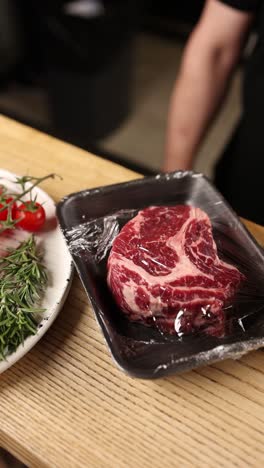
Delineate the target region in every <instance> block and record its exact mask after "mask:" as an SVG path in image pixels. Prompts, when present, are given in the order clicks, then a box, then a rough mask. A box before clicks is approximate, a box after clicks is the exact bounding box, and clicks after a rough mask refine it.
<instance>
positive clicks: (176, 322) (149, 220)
mask: <svg viewBox="0 0 264 468" xmlns="http://www.w3.org/2000/svg"><path fill="white" fill-rule="evenodd" d="M107 269H108V274H107V282H108V285H109V287H110V290H111V291H112V294H113V296H114V298H115V300H116V302H117V304H118V305H119V307H120V309H121V310H122V311H123V312H124V313H125V314H126V315H127V316H128V318H129V319H130V320H132V321H138V322H141V323H144V324H146V325H154V326H157V327H158V328H159V329H160V330H161V331H162V332H169V333H177V334H178V335H179V336H182V335H183V334H189V333H193V332H199V331H200V332H206V333H208V334H211V335H216V336H223V335H224V332H225V312H224V310H225V308H228V307H229V305H230V304H232V299H233V298H234V295H235V293H236V291H237V289H238V287H239V285H240V283H241V281H242V279H243V278H244V276H243V275H242V274H241V273H240V272H239V271H238V269H237V268H236V267H234V266H232V265H230V264H228V263H226V262H224V261H222V260H220V259H219V257H218V254H217V248H216V244H215V241H214V239H213V234H212V225H211V222H210V219H209V217H208V215H207V214H206V213H205V212H204V211H203V210H201V209H200V208H196V207H190V206H187V205H176V206H152V207H148V208H146V209H144V210H141V211H139V213H138V214H137V216H135V217H134V218H132V219H131V220H130V221H129V222H128V223H127V224H126V225H125V226H124V227H123V228H122V230H121V232H120V233H119V234H118V235H117V237H116V238H115V240H114V242H113V246H112V249H111V252H110V255H109V258H108V265H107Z"/></svg>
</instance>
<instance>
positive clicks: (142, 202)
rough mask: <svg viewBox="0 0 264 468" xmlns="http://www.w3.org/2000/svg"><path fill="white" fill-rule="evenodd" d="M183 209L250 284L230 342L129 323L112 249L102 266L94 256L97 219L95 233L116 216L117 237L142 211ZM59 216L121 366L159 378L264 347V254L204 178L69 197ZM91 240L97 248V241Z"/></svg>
mask: <svg viewBox="0 0 264 468" xmlns="http://www.w3.org/2000/svg"><path fill="white" fill-rule="evenodd" d="M178 203H183V204H190V205H194V206H197V207H200V208H201V209H203V210H204V211H205V212H207V214H208V215H209V217H210V219H211V221H212V224H213V231H214V238H215V241H216V244H217V247H218V252H219V255H220V256H221V257H222V258H223V259H225V260H226V261H229V262H230V263H232V264H234V265H236V266H237V267H238V268H239V269H240V271H241V272H242V273H244V274H245V276H246V277H247V281H246V283H245V285H244V286H243V290H242V291H241V292H240V294H239V296H238V299H237V303H236V304H235V307H234V311H233V314H234V317H233V318H234V321H233V326H232V332H231V333H230V335H228V336H226V337H224V338H216V337H212V336H206V335H200V336H199V335H197V336H186V337H183V338H178V337H176V336H175V337H174V336H169V335H164V334H161V333H159V332H158V331H157V330H155V329H153V328H151V327H146V326H144V325H140V324H134V323H131V322H129V321H128V320H127V318H126V317H125V316H124V315H123V314H122V313H121V312H120V310H119V309H118V306H117V305H116V304H115V302H114V301H113V299H112V296H111V294H110V292H109V290H108V287H107V284H106V261H107V256H108V253H109V249H108V251H107V250H106V251H104V253H103V255H101V257H100V258H99V259H98V257H96V252H97V251H98V246H99V247H100V236H99V237H98V238H97V239H96V242H97V244H96V242H95V244H96V246H93V247H92V248H90V247H91V243H90V234H91V231H90V227H89V229H88V230H86V226H87V225H88V226H91V221H92V220H94V222H93V223H92V225H93V226H94V227H96V226H102V220H105V219H109V215H113V219H115V230H114V234H115V235H116V234H117V232H118V231H119V229H120V228H121V227H122V225H123V224H124V222H125V221H128V220H129V219H130V218H131V217H132V216H134V215H135V214H136V212H137V210H139V209H142V208H144V207H147V206H151V205H175V204H178ZM123 210H125V211H123ZM124 213H125V216H124ZM57 215H58V218H59V222H60V226H61V229H62V232H63V233H64V236H65V238H66V241H67V244H68V246H69V249H70V251H71V253H72V256H73V260H74V262H75V265H76V268H77V271H78V273H79V275H80V278H81V280H82V283H83V285H84V288H85V290H86V292H87V294H88V297H89V298H90V301H91V304H92V306H93V309H94V311H95V315H96V318H97V320H98V322H99V324H100V326H101V328H102V331H103V333H104V336H105V338H106V341H107V344H108V346H109V348H110V351H111V353H112V355H113V357H114V359H115V361H116V363H117V364H118V365H119V366H120V367H121V368H122V369H123V370H124V371H126V372H127V373H129V374H130V375H133V376H137V377H141V378H156V377H160V376H164V375H168V374H173V373H178V372H183V371H186V370H188V369H193V368H196V367H198V366H201V365H204V364H208V363H210V362H215V361H218V360H222V359H226V358H229V357H238V356H240V355H242V354H243V353H246V352H248V351H249V350H251V349H257V348H259V347H261V346H262V345H263V343H264V313H263V312H264V255H263V251H262V249H261V247H260V246H259V245H258V244H257V243H256V241H255V240H254V239H253V237H252V236H251V235H250V233H249V232H248V231H247V229H246V228H245V227H244V225H243V224H242V223H241V222H240V220H239V218H238V217H237V216H236V214H235V213H234V212H233V210H232V209H231V208H230V207H229V205H228V204H227V203H226V201H225V200H224V199H223V197H222V196H221V195H220V194H219V193H218V192H217V191H216V189H215V188H214V187H213V186H212V184H211V183H210V182H209V181H208V180H207V179H206V178H205V177H204V176H203V175H202V174H197V173H193V172H175V173H170V174H163V175H157V176H154V177H147V178H144V179H139V180H135V181H132V182H127V183H123V184H117V185H111V186H105V187H100V188H96V189H92V190H86V191H82V192H79V193H75V194H72V195H69V196H68V197H65V198H64V199H63V200H62V201H61V202H60V203H59V205H58V208H57ZM111 219H112V218H111ZM124 220H125V221H124ZM87 223H88V224H87ZM95 232H96V230H95ZM92 237H93V242H94V241H95V236H92ZM86 246H89V248H88V249H87V248H86ZM108 247H109V246H108Z"/></svg>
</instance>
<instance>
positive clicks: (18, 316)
mask: <svg viewBox="0 0 264 468" xmlns="http://www.w3.org/2000/svg"><path fill="white" fill-rule="evenodd" d="M41 261H42V256H41V254H40V253H39V250H38V248H37V245H36V242H35V238H34V236H30V237H29V239H27V240H26V241H25V242H23V243H21V244H20V245H19V247H18V248H17V249H9V250H8V254H7V256H5V257H3V258H1V259H0V360H1V359H4V358H5V357H6V356H7V355H8V354H10V353H12V352H14V351H15V350H16V349H17V347H18V346H19V345H20V344H21V343H24V340H25V339H26V338H27V337H28V336H29V335H34V334H36V332H37V321H36V317H35V316H36V314H38V313H41V312H44V309H41V308H39V307H37V304H38V302H39V300H40V298H41V295H42V292H43V290H44V288H45V285H46V284H47V273H46V269H45V267H44V265H43V264H42V263H41Z"/></svg>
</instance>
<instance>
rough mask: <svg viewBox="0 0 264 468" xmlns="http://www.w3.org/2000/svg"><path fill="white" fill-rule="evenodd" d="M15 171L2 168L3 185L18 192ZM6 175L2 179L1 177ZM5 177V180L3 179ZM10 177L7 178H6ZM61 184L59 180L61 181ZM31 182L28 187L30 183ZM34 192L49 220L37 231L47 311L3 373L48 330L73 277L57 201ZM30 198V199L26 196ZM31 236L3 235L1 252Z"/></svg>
mask: <svg viewBox="0 0 264 468" xmlns="http://www.w3.org/2000/svg"><path fill="white" fill-rule="evenodd" d="M15 177H17V176H16V174H12V173H11V172H8V171H5V170H3V169H0V184H3V185H5V186H6V187H8V189H10V190H12V191H17V185H15V184H14V183H12V180H14V179H15ZM2 178H3V180H1V179H2ZM4 179H5V180H4ZM6 179H7V180H6ZM54 183H56V180H54ZM58 183H60V182H58ZM29 185H30V184H28V185H27V186H29ZM32 193H33V195H37V201H38V202H39V203H44V207H45V211H46V215H47V221H46V225H45V228H44V230H43V231H41V232H40V233H38V234H36V236H35V237H36V241H37V243H40V244H41V247H42V248H43V250H44V257H43V263H44V265H45V266H46V268H47V271H48V277H49V281H48V286H47V287H46V290H45V294H44V296H43V300H42V302H41V304H40V307H42V308H44V309H45V310H46V311H45V312H44V313H43V314H42V315H41V317H40V322H39V327H38V331H37V334H36V335H34V336H30V337H28V338H27V339H26V340H25V342H24V344H23V345H20V346H19V347H18V348H17V350H16V351H15V352H14V353H12V354H11V355H10V356H8V357H7V358H6V359H5V360H4V361H0V373H2V372H4V371H5V370H6V369H8V368H9V367H10V366H12V365H13V364H14V363H15V362H17V361H18V360H19V359H21V358H22V357H23V356H24V355H25V354H26V353H27V352H28V351H29V350H30V349H31V348H32V347H33V346H34V345H35V344H36V343H37V342H38V341H39V339H40V338H41V337H42V336H43V335H44V333H46V331H47V330H48V328H49V327H50V326H51V324H52V323H53V322H54V320H55V318H56V317H57V315H58V313H59V311H60V309H61V308H62V306H63V304H64V301H65V299H66V297H67V295H68V292H69V289H70V286H71V280H72V276H73V264H72V260H71V256H70V254H69V252H68V249H67V246H66V243H65V241H64V238H63V236H62V233H61V231H60V229H59V226H58V224H57V220H56V214H55V213H56V207H55V203H54V201H53V200H52V199H51V198H50V197H49V196H48V195H47V194H46V193H45V192H44V191H43V190H41V189H40V188H39V187H35V188H34V189H33V192H32ZM27 199H28V198H27ZM28 236H29V234H28V233H26V232H25V231H22V230H16V232H15V234H14V233H12V234H11V235H9V236H3V234H1V235H0V251H3V250H5V249H6V248H7V247H16V246H18V245H19V243H20V242H21V241H23V240H25V239H26V238H27V237H28Z"/></svg>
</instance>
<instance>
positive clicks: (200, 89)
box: [164, 42, 235, 171]
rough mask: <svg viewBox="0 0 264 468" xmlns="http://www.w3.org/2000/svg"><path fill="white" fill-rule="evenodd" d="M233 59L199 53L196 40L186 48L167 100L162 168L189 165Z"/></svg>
mask: <svg viewBox="0 0 264 468" xmlns="http://www.w3.org/2000/svg"><path fill="white" fill-rule="evenodd" d="M196 48H197V51H196ZM234 62H235V60H233V58H232V60H230V58H229V57H228V56H225V52H223V53H222V51H217V50H214V49H213V50H212V49H210V50H209V51H208V52H205V53H201V51H199V42H198V43H197V44H194V45H193V44H190V45H189V47H188V48H187V50H186V53H185V57H184V60H183V63H182V67H181V70H180V74H179V78H178V80H177V82H176V85H175V89H174V91H173V95H172V99H171V105H170V110H169V117H168V128H167V141H166V150H165V152H166V154H165V164H164V170H167V171H170V170H177V169H183V170H185V169H190V168H191V167H192V165H193V159H194V156H195V154H196V152H197V149H198V147H199V144H200V143H201V140H202V138H203V136H204V134H205V132H206V130H207V128H208V126H209V124H210V123H211V121H212V119H213V117H214V115H215V113H216V110H217V109H218V107H219V104H220V102H221V101H222V98H223V95H224V93H225V90H226V87H227V83H228V81H229V77H230V75H231V72H232V69H233V65H234Z"/></svg>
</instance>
